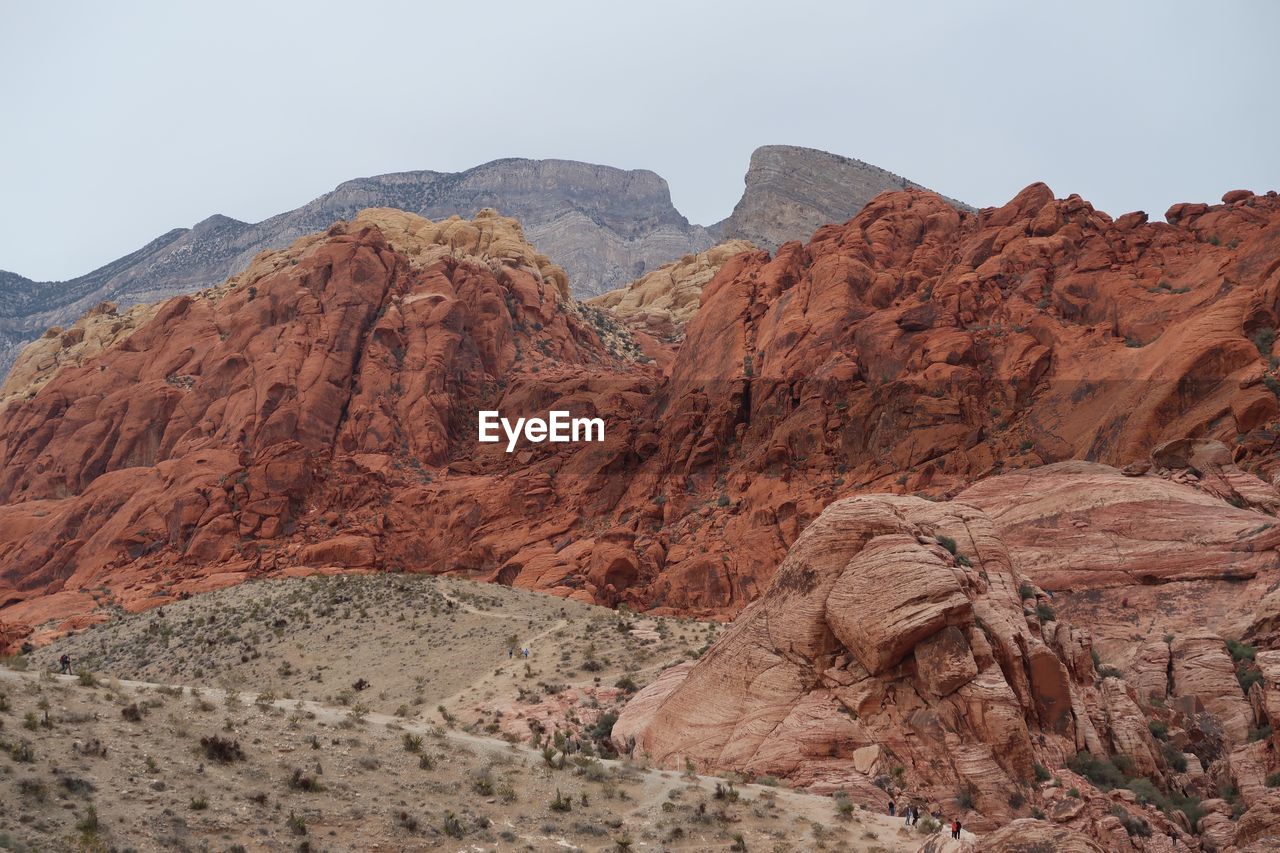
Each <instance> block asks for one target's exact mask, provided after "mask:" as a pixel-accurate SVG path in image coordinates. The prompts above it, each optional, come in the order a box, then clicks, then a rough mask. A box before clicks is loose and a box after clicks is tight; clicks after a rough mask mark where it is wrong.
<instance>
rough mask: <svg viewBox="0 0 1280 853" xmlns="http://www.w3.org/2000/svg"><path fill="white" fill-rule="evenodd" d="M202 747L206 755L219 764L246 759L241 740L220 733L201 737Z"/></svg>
mask: <svg viewBox="0 0 1280 853" xmlns="http://www.w3.org/2000/svg"><path fill="white" fill-rule="evenodd" d="M200 749H201V750H202V751H203V752H204V757H205V758H207V759H209V760H210V761H216V762H218V763H219V764H230V763H231V762H233V761H244V759H245V755H244V750H243V749H241V748H240V742H239V741H236V740H232V739H231V738H224V737H221V736H220V735H209V736H208V737H202V738H200Z"/></svg>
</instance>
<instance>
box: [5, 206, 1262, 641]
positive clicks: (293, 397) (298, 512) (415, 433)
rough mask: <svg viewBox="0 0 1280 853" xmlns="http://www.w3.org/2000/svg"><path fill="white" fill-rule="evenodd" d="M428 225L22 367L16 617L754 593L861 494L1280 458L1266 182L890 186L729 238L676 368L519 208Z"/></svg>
mask: <svg viewBox="0 0 1280 853" xmlns="http://www.w3.org/2000/svg"><path fill="white" fill-rule="evenodd" d="M415 219H416V218H412V217H410V218H406V217H405V216H404V215H399V216H398V217H390V216H389V215H387V214H386V213H385V212H384V213H382V214H380V215H377V216H373V217H372V218H369V217H365V218H364V219H363V221H362V222H359V221H358V222H357V223H356V224H354V225H351V226H341V227H339V228H337V229H336V230H334V231H333V232H331V233H330V234H328V235H322V236H319V237H316V238H308V239H306V240H303V241H301V243H300V244H299V245H298V246H295V247H294V248H293V249H291V250H289V251H287V252H280V253H274V254H271V255H268V256H266V257H265V258H263V259H261V261H262V263H261V265H255V268H254V270H252V271H251V272H250V273H247V274H245V275H244V276H240V277H237V279H233V280H232V281H231V282H229V283H228V285H226V286H224V287H223V288H220V289H219V290H218V292H216V293H214V294H212V295H206V296H196V297H179V298H177V299H174V300H170V301H169V302H167V303H164V304H163V305H161V306H160V307H159V308H158V309H157V312H156V314H155V316H154V317H153V318H151V319H150V320H149V321H148V322H146V323H145V324H143V325H142V326H141V327H139V328H137V329H135V330H133V332H132V333H131V334H130V335H129V336H127V337H124V338H123V339H121V340H118V341H116V342H115V343H113V344H111V345H110V346H109V347H108V348H107V349H105V350H104V351H103V352H101V353H99V354H97V355H96V356H92V357H90V358H87V359H85V360H83V361H80V362H79V363H77V359H66V360H62V361H58V360H55V362H56V364H55V367H56V366H57V365H58V364H63V365H65V366H62V367H61V368H60V372H58V373H57V374H56V375H54V376H52V377H50V376H49V375H48V374H47V373H46V372H42V373H41V374H40V376H41V381H42V382H43V381H47V384H44V385H43V387H40V388H39V389H38V390H35V392H34V394H30V395H28V394H27V393H22V389H16V392H17V393H16V396H14V398H13V401H12V402H10V403H9V404H8V405H7V406H6V408H5V409H4V410H3V411H2V412H0V501H2V502H3V505H0V565H3V571H2V573H0V619H3V620H5V621H6V622H9V623H15V624H25V625H29V626H34V625H43V624H46V623H50V624H51V625H53V626H54V627H55V628H56V625H57V623H58V621H59V620H60V619H65V618H67V617H71V616H80V617H82V616H84V615H85V614H88V613H90V612H92V611H93V610H94V609H95V608H97V607H99V606H100V605H102V604H103V603H106V602H108V601H111V600H114V601H116V602H118V603H121V604H123V605H124V606H126V607H143V606H147V605H149V604H154V603H160V602H163V601H166V600H170V599H171V598H172V597H174V596H176V595H180V594H183V593H186V592H194V591H197V590H200V589H205V588H208V587H210V586H216V585H220V584H225V583H234V582H236V581H238V580H241V579H243V578H246V577H251V576H255V575H260V574H271V573H279V572H285V571H290V572H298V571H308V570H316V569H322V568H332V567H339V568H348V569H362V570H363V569H381V570H399V569H404V570H410V571H431V572H455V573H461V574H467V575H470V576H474V577H480V578H484V579H490V580H495V581H498V582H502V583H514V584H518V585H521V586H525V587H529V588H535V589H543V590H547V591H550V592H553V593H555V594H558V595H565V596H575V597H578V598H581V599H588V600H594V601H599V602H602V603H606V604H614V603H618V602H625V603H627V604H628V605H630V606H633V607H638V608H646V609H651V610H657V611H659V612H680V613H696V614H721V615H731V614H733V613H736V612H738V611H740V610H741V609H742V608H743V607H745V606H746V605H747V604H748V603H749V602H750V601H751V600H753V599H754V598H755V597H757V596H758V595H759V594H760V592H761V591H762V590H763V589H764V588H765V587H766V586H767V584H768V582H769V579H770V576H771V573H772V571H773V568H774V566H776V565H777V563H778V561H779V560H780V558H781V556H782V555H783V554H784V553H785V552H786V550H787V548H788V547H789V546H790V545H791V544H792V543H793V542H794V541H795V540H796V537H797V536H798V535H799V533H800V531H801V530H803V529H804V527H805V526H806V525H807V523H808V522H809V521H810V520H812V519H813V518H814V517H816V516H817V514H818V513H819V512H820V511H821V510H822V508H823V507H825V506H826V505H827V504H829V503H830V502H831V501H832V500H834V499H836V498H838V497H841V496H845V495H849V494H856V493H859V492H865V491H868V490H880V491H886V490H887V491H902V492H928V493H934V494H942V493H949V492H952V491H955V490H958V489H959V488H961V487H963V486H965V485H968V484H969V483H971V482H973V481H975V480H978V479H981V478H983V477H986V476H990V475H992V474H995V473H998V472H1000V471H1001V470H1008V469H1012V468H1028V467H1034V466H1036V465H1039V464H1040V463H1042V462H1054V461H1058V460H1065V459H1072V458H1079V459H1089V460H1096V461H1100V462H1105V463H1109V464H1113V465H1122V464H1126V463H1129V462H1131V461H1133V460H1135V459H1146V458H1147V456H1148V454H1149V452H1150V451H1151V450H1152V449H1153V448H1154V447H1155V446H1156V445H1157V444H1160V443H1161V442H1164V441H1167V440H1170V439H1178V438H1182V437H1185V436H1188V435H1195V436H1201V437H1205V438H1216V439H1219V440H1222V441H1224V442H1226V445H1227V446H1228V447H1230V448H1231V450H1230V451H1229V454H1230V457H1231V460H1233V461H1234V462H1235V463H1237V464H1240V465H1242V466H1243V467H1244V468H1245V469H1249V470H1252V469H1254V468H1257V470H1258V472H1260V473H1261V474H1263V475H1267V476H1269V475H1270V473H1271V471H1272V468H1273V466H1274V464H1275V463H1274V462H1273V461H1271V456H1270V455H1269V453H1268V451H1270V450H1271V449H1272V448H1273V446H1274V444H1275V436H1276V432H1275V429H1274V427H1275V423H1276V418H1277V406H1276V397H1275V394H1274V393H1272V390H1271V389H1272V388H1273V387H1275V388H1280V380H1277V379H1276V378H1275V377H1274V376H1273V375H1272V373H1273V369H1272V368H1271V366H1270V362H1269V361H1268V360H1267V357H1266V351H1267V350H1268V349H1269V347H1270V343H1271V335H1270V332H1269V330H1270V329H1273V328H1274V327H1275V326H1276V325H1277V324H1278V323H1280V308H1278V307H1277V299H1278V298H1280V200H1278V199H1277V198H1276V197H1275V196H1274V195H1267V196H1257V195H1252V194H1244V195H1240V194H1231V196H1230V197H1229V199H1228V200H1227V201H1226V202H1224V204H1222V205H1215V206H1189V207H1179V208H1176V209H1174V210H1172V211H1171V212H1170V222H1169V223H1168V224H1166V223H1147V222H1145V217H1144V216H1140V215H1126V216H1124V217H1121V218H1119V219H1116V220H1113V219H1111V218H1110V217H1108V216H1107V215H1106V214H1104V213H1101V212H1099V211H1096V210H1094V209H1093V208H1092V207H1091V206H1089V205H1088V204H1087V203H1086V202H1084V201H1083V200H1081V199H1079V198H1078V197H1076V196H1072V197H1070V198H1067V199H1065V200H1056V199H1054V198H1052V194H1051V193H1050V192H1049V190H1048V189H1047V188H1046V187H1044V186H1043V185H1035V186H1032V187H1028V188H1027V189H1026V190H1025V191H1023V192H1022V193H1020V194H1019V195H1018V196H1017V198H1015V199H1014V200H1013V201H1011V202H1010V203H1009V204H1007V205H1005V206H1004V207H1002V208H997V209H990V210H985V211H982V212H980V213H978V214H962V213H960V212H958V211H956V210H955V209H954V208H952V207H951V206H949V205H947V204H946V203H945V202H943V201H942V200H941V199H939V198H937V197H936V196H933V195H931V194H928V193H923V192H917V191H907V192H899V193H887V194H884V195H882V196H880V197H879V198H877V199H876V200H875V201H874V202H872V203H871V204H870V205H868V206H867V208H866V209H865V210H863V212H862V213H861V214H859V215H858V216H857V217H855V218H854V219H853V220H851V221H850V222H849V223H846V224H844V225H833V226H828V227H826V228H823V229H820V230H819V231H818V232H817V234H815V236H814V239H813V240H812V242H810V243H809V244H808V245H806V246H802V245H800V244H798V243H790V244H786V245H784V246H783V247H781V248H780V249H779V251H778V253H777V255H776V256H775V257H772V258H770V257H769V256H768V255H766V254H765V253H762V252H761V253H744V254H739V255H737V256H735V257H734V258H732V259H730V260H729V261H728V262H727V263H726V265H725V266H724V267H723V268H722V269H721V271H720V272H719V273H718V274H717V275H716V276H715V277H714V278H713V279H712V280H711V281H710V282H709V283H708V284H707V285H706V286H705V287H704V289H703V293H702V305H701V308H700V310H699V311H698V313H697V314H696V315H695V316H694V317H693V319H692V320H691V321H690V322H689V324H688V326H687V328H686V337H685V340H684V341H683V342H682V343H681V344H679V347H678V349H674V350H672V351H670V352H667V353H666V354H665V355H664V357H663V358H662V359H658V360H655V361H654V362H652V363H650V362H647V361H644V360H643V359H639V358H637V355H638V349H636V348H635V346H634V344H631V343H630V342H629V341H628V340H627V336H626V333H625V332H624V331H623V330H622V329H621V328H620V327H618V326H615V325H610V324H609V323H608V322H607V321H604V320H601V319H600V318H598V317H597V316H595V314H594V313H591V314H588V313H584V312H582V311H580V310H579V309H578V308H577V306H576V305H575V304H574V303H572V302H571V301H569V300H568V299H567V289H566V287H565V282H564V279H563V273H561V272H559V271H558V270H554V269H552V267H551V265H550V264H549V263H547V262H546V259H545V258H543V259H541V260H538V259H537V258H536V257H535V254H536V253H533V252H532V250H531V249H529V248H528V247H527V244H524V243H523V241H522V240H520V239H519V238H518V237H517V236H512V232H511V228H510V227H506V230H505V231H502V234H498V231H497V230H495V227H494V226H493V223H492V222H490V223H489V224H488V225H486V224H485V223H480V224H478V225H476V224H467V223H457V224H455V225H452V226H450V227H449V228H444V227H443V226H441V225H435V224H431V223H428V224H427V226H430V227H429V228H428V227H427V226H424V225H422V224H421V223H423V222H425V220H420V219H416V221H415ZM499 230H500V229H499ZM428 232H429V233H428ZM649 345H653V343H652V342H650V344H649ZM661 365H668V366H667V367H666V368H665V369H661V370H660V366H661ZM10 390H11V391H14V390H15V389H10ZM481 406H483V407H485V408H498V409H502V410H506V411H509V412H512V413H516V414H531V413H536V412H545V411H546V410H547V409H549V408H551V407H552V406H555V407H558V408H568V409H571V410H573V411H574V412H575V414H582V415H599V416H601V417H604V418H605V420H606V421H607V423H608V424H609V429H608V434H607V436H608V437H607V440H606V442H605V443H603V444H600V445H581V446H574V447H566V446H553V445H546V444H542V445H533V446H524V447H521V448H520V450H519V451H518V452H517V453H515V454H507V453H505V452H503V450H502V448H500V447H495V446H492V445H483V446H480V445H477V444H476V443H475V440H474V438H475V434H474V426H473V424H474V419H475V411H476V409H477V408H479V407H481ZM1226 485H1228V486H1229V485H1230V482H1229V481H1227V482H1226ZM1232 488H1235V487H1232ZM1206 490H1207V486H1206ZM1241 500H1243V501H1245V503H1244V504H1243V505H1246V506H1249V505H1255V504H1253V503H1251V502H1252V501H1253V498H1251V497H1248V496H1244V497H1242V498H1241ZM1236 562H1242V563H1245V564H1248V563H1249V562H1250V560H1249V559H1248V558H1245V557H1241V558H1239V560H1237V561H1236ZM1224 571H1228V572H1230V571H1235V569H1233V568H1231V567H1230V566H1229V567H1228V568H1226V569H1225V570H1224ZM103 588H105V591H104V589H103Z"/></svg>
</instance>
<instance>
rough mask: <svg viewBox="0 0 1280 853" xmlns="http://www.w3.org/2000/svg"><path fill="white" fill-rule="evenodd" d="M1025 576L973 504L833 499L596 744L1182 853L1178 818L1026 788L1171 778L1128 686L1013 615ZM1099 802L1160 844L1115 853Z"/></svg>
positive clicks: (1066, 642)
mask: <svg viewBox="0 0 1280 853" xmlns="http://www.w3.org/2000/svg"><path fill="white" fill-rule="evenodd" d="M1026 584H1027V581H1026V578H1025V577H1024V576H1023V575H1022V573H1021V572H1020V571H1019V569H1018V567H1017V565H1016V563H1015V561H1014V559H1013V558H1012V557H1011V555H1010V553H1009V552H1008V551H1007V550H1006V548H1005V546H1004V544H1003V542H1002V541H1001V540H1000V538H999V536H997V535H996V533H995V530H994V528H993V526H992V523H991V521H990V519H988V518H987V516H986V515H984V514H983V513H982V512H981V511H979V510H976V509H974V508H972V507H969V506H965V505H963V504H959V503H935V502H931V501H926V500H922V499H920V498H913V497H895V496H886V495H876V496H867V497H858V498H850V499H846V500H842V501H839V502H836V503H834V504H832V505H831V506H830V507H828V508H827V509H826V510H825V511H824V512H823V513H822V514H821V515H820V516H819V517H818V519H817V520H816V521H814V522H813V523H812V524H810V525H809V526H808V527H807V528H806V529H805V531H804V532H803V533H802V534H801V536H800V538H799V539H798V540H797V542H796V544H795V545H794V546H793V547H792V548H791V551H790V552H789V553H788V555H787V557H786V559H785V560H784V561H783V562H782V564H781V565H780V566H779V567H778V570H777V572H776V574H775V575H774V579H773V582H772V584H771V586H770V588H769V590H768V591H767V592H766V593H765V594H764V596H763V597H761V598H760V599H759V600H758V601H757V602H756V603H755V604H753V605H752V606H750V607H749V608H748V609H747V610H746V611H744V612H743V613H742V614H741V615H740V616H739V617H738V619H737V620H736V621H735V623H734V625H733V627H732V628H731V629H729V630H728V631H727V632H726V633H725V634H724V635H723V636H722V637H721V639H720V640H718V641H717V642H716V644H715V645H714V646H712V648H711V649H710V650H709V651H708V652H707V653H706V654H704V655H703V657H702V658H701V659H700V660H699V661H698V662H697V663H695V664H692V665H689V664H684V665H681V666H679V667H676V668H673V669H672V670H669V671H668V672H667V673H664V674H663V676H661V677H660V678H659V679H658V680H656V681H655V682H654V683H652V684H650V685H649V686H648V687H646V688H645V689H644V690H642V691H641V692H640V693H639V694H637V696H636V697H635V698H634V699H633V700H632V701H631V702H630V703H629V704H628V705H627V707H626V709H625V710H624V711H623V713H622V715H621V716H620V718H619V719H618V721H617V722H616V723H615V725H614V728H613V739H614V743H615V745H616V746H617V747H618V748H619V749H620V750H625V751H631V752H633V753H635V754H637V755H643V756H645V757H646V758H648V759H649V760H651V761H654V762H656V763H658V764H659V765H662V766H669V767H682V766H685V764H686V762H692V763H693V764H694V765H695V766H697V767H699V768H700V769H702V770H706V771H710V772H727V771H736V772H741V773H745V774H748V775H752V776H777V777H783V778H786V779H788V780H789V781H791V782H792V783H793V784H796V785H802V786H806V787H809V788H812V789H815V790H819V791H835V790H844V791H847V792H851V793H852V795H853V796H854V798H855V799H856V800H859V801H862V802H872V803H874V804H875V805H876V806H877V807H883V806H884V805H885V804H886V803H887V801H888V799H889V797H890V795H893V796H896V797H898V798H899V799H901V798H904V797H905V798H908V799H912V800H917V801H923V802H924V803H925V804H926V807H927V808H928V809H929V810H934V809H938V810H941V811H943V812H944V813H946V814H948V815H955V814H957V811H959V813H960V816H961V818H962V820H963V821H964V823H965V825H966V826H969V827H971V828H972V829H974V830H975V831H983V830H989V829H993V828H995V827H996V826H998V825H1000V824H1002V823H1004V822H1007V821H1008V820H1010V819H1013V818H1016V817H1017V816H1018V815H1019V814H1022V815H1026V814H1027V813H1028V812H1029V811H1030V810H1031V809H1032V808H1045V809H1051V808H1053V807H1054V806H1055V804H1056V805H1058V806H1059V807H1058V808H1057V812H1056V814H1055V815H1054V817H1053V818H1052V820H1053V822H1054V823H1056V824H1061V825H1062V826H1058V827H1056V828H1055V827H1049V829H1048V830H1046V831H1047V832H1048V834H1047V835H1046V836H1045V838H1046V839H1048V838H1050V837H1052V836H1053V835H1054V834H1055V833H1056V834H1057V835H1061V836H1062V837H1063V838H1069V837H1076V835H1078V833H1080V832H1083V833H1085V834H1086V835H1089V836H1091V837H1094V838H1099V839H1106V840H1107V844H1106V849H1111V850H1128V849H1168V850H1188V849H1194V848H1195V847H1196V846H1198V845H1197V842H1196V841H1195V840H1194V839H1193V838H1192V836H1191V833H1190V829H1191V828H1190V827H1189V826H1185V827H1184V826H1179V825H1178V824H1177V823H1176V822H1175V821H1173V820H1172V819H1171V818H1168V817H1165V816H1164V815H1162V814H1160V813H1158V812H1155V811H1154V810H1151V809H1144V808H1143V807H1142V806H1141V804H1139V803H1138V801H1137V800H1136V798H1135V797H1134V794H1133V792H1132V791H1129V790H1123V791H1116V792H1113V793H1112V794H1110V795H1108V794H1106V793H1105V792H1103V791H1101V790H1099V789H1096V788H1094V787H1093V786H1092V785H1090V783H1089V782H1087V781H1086V780H1084V779H1083V778H1081V779H1080V780H1079V782H1078V783H1076V785H1077V786H1078V787H1077V792H1081V791H1082V792H1083V793H1077V794H1076V795H1074V797H1075V799H1074V803H1075V804H1078V806H1079V807H1078V808H1075V807H1073V803H1068V802H1066V800H1068V799H1070V798H1068V797H1067V796H1066V795H1065V793H1064V790H1065V783H1064V786H1060V787H1059V788H1055V787H1054V786H1050V785H1045V784H1041V783H1042V782H1044V781H1045V779H1044V775H1043V771H1044V768H1050V772H1051V773H1059V772H1066V773H1069V772H1070V771H1065V770H1063V769H1062V768H1063V767H1064V765H1065V764H1066V762H1067V761H1068V759H1071V758H1073V757H1074V756H1075V755H1076V754H1077V752H1085V753H1091V754H1093V755H1095V756H1098V757H1099V758H1100V759H1102V760H1107V759H1108V757H1109V756H1112V755H1125V756H1128V764H1127V765H1126V766H1127V767H1128V774H1129V775H1131V776H1135V777H1137V776H1142V777H1146V778H1147V779H1148V780H1152V783H1153V784H1156V785H1160V786H1166V785H1169V784H1173V783H1174V775H1175V773H1174V770H1173V769H1172V768H1171V766H1170V764H1169V759H1168V757H1167V752H1166V750H1164V749H1163V748H1162V744H1161V742H1160V741H1158V740H1157V739H1156V738H1155V737H1154V736H1153V734H1152V729H1151V728H1150V726H1149V723H1148V719H1147V717H1146V716H1145V714H1144V712H1143V709H1142V708H1141V707H1140V705H1139V703H1138V700H1137V697H1136V695H1135V694H1134V692H1133V690H1132V689H1131V688H1130V687H1129V686H1128V685H1126V684H1125V682H1124V681H1122V680H1121V679H1119V678H1116V677H1099V675H1098V673H1096V672H1095V670H1094V665H1093V661H1092V659H1091V656H1090V653H1089V652H1090V648H1089V638H1088V635H1087V634H1084V633H1081V632H1079V631H1076V630H1073V629H1072V628H1070V627H1069V626H1066V625H1064V624H1063V623H1061V622H1056V621H1054V622H1047V623H1042V622H1040V621H1038V620H1036V619H1035V618H1034V614H1031V616H1028V615H1027V614H1026V613H1025V612H1024V603H1023V599H1022V596H1023V589H1024V587H1025V586H1026ZM1238 694H1239V690H1238V688H1237V697H1236V698H1237V699H1239V698H1240V697H1239V695H1238ZM1241 740H1243V736H1242V738H1241ZM1178 755H1179V756H1180V755H1181V753H1178ZM1015 794H1017V797H1016V798H1015V796H1014V795H1015ZM1120 794H1123V795H1126V796H1127V797H1128V798H1129V799H1128V800H1127V801H1126V800H1125V798H1124V797H1122V796H1119V795H1120ZM1116 809H1119V810H1120V812H1121V813H1122V814H1128V813H1129V811H1130V810H1131V811H1132V812H1133V815H1134V817H1133V819H1134V820H1142V821H1145V825H1146V826H1147V827H1148V829H1150V830H1151V832H1152V833H1153V834H1154V835H1156V836H1159V837H1161V838H1163V843H1164V844H1165V845H1166V846H1164V847H1147V846H1143V845H1137V846H1132V845H1130V844H1129V843H1128V840H1127V839H1128V833H1127V832H1126V831H1125V830H1124V829H1123V825H1122V822H1121V820H1120V819H1119V818H1118V817H1117V816H1116V813H1115V810H1116ZM1064 827H1066V828H1064ZM1114 829H1119V835H1116V834H1115V833H1114V832H1113V830H1114ZM1073 830H1074V831H1073ZM1014 837H1017V836H1016V835H1015V836H1014ZM997 840H998V839H997ZM1121 842H1123V843H1121ZM992 843H993V844H994V843H995V842H994V841H993V842H992ZM979 849H985V848H981V847H980V848H979ZM991 849H1016V848H1012V847H1009V848H1006V847H1000V846H993V847H991ZM1046 849H1058V848H1053V847H1049V848H1046ZM1062 849H1076V848H1062ZM1081 849H1093V848H1081Z"/></svg>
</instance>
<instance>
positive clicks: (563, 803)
mask: <svg viewBox="0 0 1280 853" xmlns="http://www.w3.org/2000/svg"><path fill="white" fill-rule="evenodd" d="M572 809H573V798H572V797H566V796H565V795H564V794H561V793H560V789H559V788H556V797H555V799H554V800H552V801H551V810H552V811H553V812H567V811H570V810H572Z"/></svg>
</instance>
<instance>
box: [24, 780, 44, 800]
mask: <svg viewBox="0 0 1280 853" xmlns="http://www.w3.org/2000/svg"><path fill="white" fill-rule="evenodd" d="M18 793H19V794H21V795H22V796H24V797H28V798H30V799H32V800H36V801H37V802H44V801H45V798H46V797H48V796H49V791H48V788H46V787H45V784H44V782H42V781H41V780H39V779H36V778H35V777H27V778H25V779H21V780H19V781H18Z"/></svg>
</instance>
